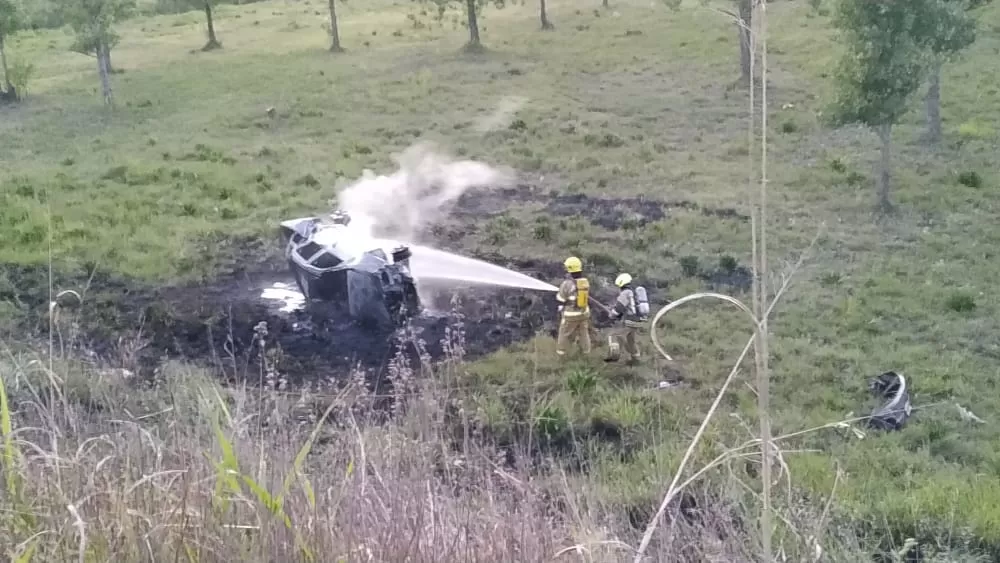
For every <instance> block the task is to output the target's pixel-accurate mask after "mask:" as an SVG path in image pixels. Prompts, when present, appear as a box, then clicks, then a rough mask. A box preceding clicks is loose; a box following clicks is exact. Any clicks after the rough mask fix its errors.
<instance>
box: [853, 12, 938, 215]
mask: <svg viewBox="0 0 1000 563" xmlns="http://www.w3.org/2000/svg"><path fill="white" fill-rule="evenodd" d="M940 1H941V0H880V1H878V2H873V1H871V0H842V1H841V3H840V6H839V10H838V12H837V14H836V20H835V22H836V25H837V27H838V28H840V29H841V31H842V32H843V36H844V38H845V39H846V41H847V52H846V53H845V54H844V58H843V59H842V61H841V63H840V65H839V67H838V68H837V71H836V78H837V82H838V87H839V88H838V89H839V92H838V97H837V101H836V103H835V106H834V118H835V119H836V120H837V121H838V122H839V123H863V124H865V125H867V126H869V127H871V128H873V129H875V130H876V131H877V132H878V136H879V139H880V140H881V143H882V148H881V158H880V160H879V166H878V171H879V175H878V176H879V179H878V191H877V194H878V210H879V211H880V212H882V213H888V212H889V211H891V210H892V204H891V202H890V200H889V186H890V180H891V169H890V164H891V157H892V153H891V149H892V126H893V125H895V124H896V123H898V122H899V119H900V118H901V117H902V116H903V115H904V114H905V113H906V111H907V106H908V103H909V101H910V98H911V97H912V95H913V94H914V93H915V92H916V91H917V89H918V88H919V87H920V85H921V83H922V82H923V79H924V77H925V76H926V69H927V58H928V57H927V49H926V48H925V46H924V45H923V43H922V38H921V36H920V31H921V27H920V26H921V25H922V23H921V22H923V21H927V20H925V19H923V18H926V17H928V15H929V14H930V13H931V12H932V11H934V4H936V3H938V2H940Z"/></svg>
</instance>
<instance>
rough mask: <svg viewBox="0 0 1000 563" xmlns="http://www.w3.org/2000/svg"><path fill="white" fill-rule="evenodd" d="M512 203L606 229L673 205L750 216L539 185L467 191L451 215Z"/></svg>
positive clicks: (643, 220) (653, 217)
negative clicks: (538, 207) (535, 206)
mask: <svg viewBox="0 0 1000 563" xmlns="http://www.w3.org/2000/svg"><path fill="white" fill-rule="evenodd" d="M512 203H519V204H530V203H537V204H542V205H544V208H543V209H542V212H544V213H547V214H549V215H553V216H557V217H582V218H585V219H587V220H588V221H590V222H591V223H593V224H594V225H598V226H600V227H603V228H605V229H607V230H609V231H617V230H621V229H628V228H635V227H642V226H644V225H646V224H648V223H651V222H654V221H659V220H661V219H664V218H666V217H667V216H668V215H669V214H670V212H671V211H672V210H674V209H683V210H685V211H696V212H699V213H701V214H703V215H706V216H710V217H718V218H720V219H735V220H738V221H741V222H747V221H749V220H750V216H749V215H746V214H744V213H741V212H740V211H738V210H736V209H733V208H711V207H704V206H702V205H699V204H697V203H695V202H692V201H688V200H675V201H661V200H655V199H650V198H644V197H628V198H611V197H590V196H587V195H584V194H561V193H559V192H558V191H556V190H546V189H543V188H540V187H538V186H532V185H528V184H519V185H517V186H515V187H510V188H500V189H495V190H482V191H477V192H467V193H465V194H463V195H462V197H461V198H459V200H458V201H457V202H456V205H455V211H454V216H455V217H456V218H459V219H475V218H480V219H481V218H482V216H483V215H491V214H498V213H502V212H504V211H505V210H507V209H508V208H509V207H510V206H511V204H512Z"/></svg>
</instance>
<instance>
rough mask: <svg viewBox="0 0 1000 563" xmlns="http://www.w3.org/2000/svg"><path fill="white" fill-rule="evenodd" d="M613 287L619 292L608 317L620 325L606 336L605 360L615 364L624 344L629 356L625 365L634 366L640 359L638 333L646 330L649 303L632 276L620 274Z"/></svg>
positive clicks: (644, 291)
mask: <svg viewBox="0 0 1000 563" xmlns="http://www.w3.org/2000/svg"><path fill="white" fill-rule="evenodd" d="M615 285H616V286H618V289H619V290H620V291H619V293H618V298H617V299H615V304H614V306H612V308H611V312H610V313H609V316H610V317H611V319H612V320H614V321H619V320H620V321H621V325H619V326H618V327H616V328H615V330H614V332H613V333H612V334H611V335H610V336H608V357H607V358H606V359H607V361H609V362H617V361H618V360H619V359H620V358H621V347H622V345H623V344H624V348H625V352H626V353H627V354H628V355H629V359H628V362H627V363H628V364H629V365H636V364H638V363H639V358H640V357H641V353H640V352H639V343H638V335H639V331H640V330H644V329H645V328H646V322H647V320H648V319H649V301H648V300H647V297H646V288H644V287H642V286H634V285H633V283H632V276H631V275H629V274H627V273H622V274H620V275H619V276H618V277H617V278H616V279H615Z"/></svg>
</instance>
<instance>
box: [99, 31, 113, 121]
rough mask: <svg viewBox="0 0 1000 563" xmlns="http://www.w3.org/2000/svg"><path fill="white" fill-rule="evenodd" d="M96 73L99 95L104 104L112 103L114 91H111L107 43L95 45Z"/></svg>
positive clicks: (109, 59)
mask: <svg viewBox="0 0 1000 563" xmlns="http://www.w3.org/2000/svg"><path fill="white" fill-rule="evenodd" d="M97 73H98V74H99V75H100V77H101V95H102V96H103V97H104V103H105V105H108V106H111V105H114V93H113V92H112V91H111V56H110V49H108V47H107V45H103V44H98V45H97Z"/></svg>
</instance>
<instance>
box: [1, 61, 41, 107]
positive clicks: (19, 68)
mask: <svg viewBox="0 0 1000 563" xmlns="http://www.w3.org/2000/svg"><path fill="white" fill-rule="evenodd" d="M34 76H35V65H33V64H31V63H28V62H25V61H23V60H21V59H14V60H13V61H11V62H10V66H9V67H8V68H7V78H9V79H10V83H11V84H13V85H14V89H16V90H17V97H18V98H19V99H23V98H24V97H25V96H26V95H27V94H28V84H29V83H30V82H31V79H32V78H34Z"/></svg>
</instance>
